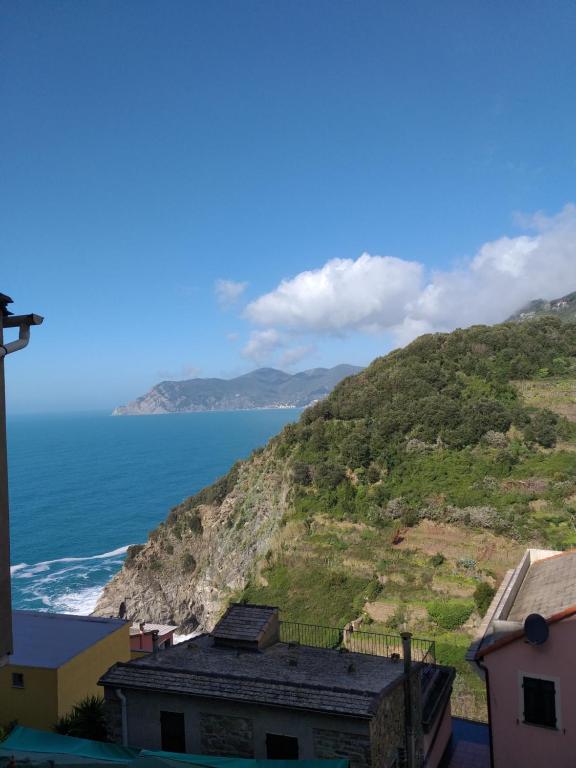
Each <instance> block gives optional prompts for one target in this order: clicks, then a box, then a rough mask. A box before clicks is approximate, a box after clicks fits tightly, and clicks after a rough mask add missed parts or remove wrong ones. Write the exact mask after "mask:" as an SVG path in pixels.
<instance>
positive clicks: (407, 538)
mask: <svg viewBox="0 0 576 768" xmlns="http://www.w3.org/2000/svg"><path fill="white" fill-rule="evenodd" d="M575 388H576V324H564V323H562V322H561V321H560V320H558V319H557V318H548V317H545V318H542V319H539V320H535V321H533V322H530V323H507V324H504V325H499V326H493V327H485V326H478V327H473V328H469V329H467V330H458V331H455V332H453V333H451V334H434V335H428V336H423V337H421V338H419V339H417V340H416V341H415V342H413V343H412V344H410V345H409V346H408V347H406V348H405V349H402V350H397V351H395V352H392V353H391V354H389V355H387V356H386V357H383V358H379V359H377V360H375V361H374V362H373V363H372V365H371V366H370V367H369V368H367V369H366V370H365V371H363V372H362V373H360V374H358V375H356V376H353V377H350V378H348V379H345V380H344V381H343V382H341V383H340V384H339V385H338V386H337V387H336V388H335V390H334V391H333V393H332V394H331V395H330V396H328V397H327V398H326V399H324V400H322V401H321V402H319V403H318V404H316V405H315V406H313V407H311V408H309V409H307V410H306V411H305V412H304V413H303V414H302V417H301V418H300V421H299V422H298V423H297V424H293V425H289V426H287V427H286V428H285V429H284V430H283V431H282V433H281V434H280V435H278V436H277V437H275V438H273V440H272V441H271V442H270V444H269V445H268V446H267V447H266V448H265V449H263V450H262V451H259V452H256V453H255V454H254V455H253V457H251V459H249V460H248V461H246V462H240V463H238V464H237V465H236V466H235V467H234V468H233V469H232V471H231V472H230V473H229V474H228V475H227V476H226V477H224V478H222V479H221V480H220V481H218V482H217V483H215V484H214V485H212V486H210V487H209V488H206V489H204V490H203V491H201V492H200V493H199V494H197V495H195V496H193V497H191V498H190V499H188V500H187V501H185V502H184V503H183V504H181V505H180V506H178V507H177V508H175V509H174V510H173V511H172V512H171V514H170V516H169V517H168V520H167V522H166V523H165V524H163V525H162V526H160V528H158V529H157V530H156V531H154V532H153V534H152V535H151V539H150V541H149V542H148V544H147V545H146V546H145V547H144V548H143V549H142V551H135V552H134V553H133V554H132V556H131V557H130V558H129V559H128V562H127V565H126V566H125V570H124V574H123V575H122V576H121V577H120V578H119V579H118V580H117V581H115V582H112V585H113V588H112V589H111V591H110V593H109V594H108V598H110V604H113V600H112V598H114V599H117V598H118V596H119V595H124V594H131V592H130V590H132V591H133V592H138V590H140V592H142V595H143V596H142V604H143V605H144V607H147V609H148V610H150V607H149V606H150V603H147V604H145V603H144V601H145V600H147V599H148V600H149V599H150V598H148V597H146V596H145V595H151V594H154V590H156V592H157V591H158V590H160V589H161V590H162V594H163V595H165V596H169V595H170V594H172V593H174V594H177V595H183V594H188V593H190V592H194V591H195V590H196V593H197V594H206V595H209V594H213V593H214V584H215V583H216V582H215V579H216V578H218V575H217V574H215V572H214V571H215V569H214V566H213V563H214V559H215V558H216V557H218V556H219V553H220V551H221V550H222V547H230V548H229V549H227V550H226V557H225V559H223V560H222V563H226V567H228V565H229V562H230V558H232V559H234V558H236V559H237V567H236V568H235V571H234V574H233V575H230V574H228V575H227V576H226V578H225V579H223V580H222V581H221V582H219V584H220V586H218V595H219V599H220V600H222V601H225V600H227V599H246V600H250V601H254V602H263V603H268V604H276V605H279V606H280V607H281V609H282V611H283V615H284V618H286V619H292V620H299V621H303V622H309V623H313V624H323V625H332V626H334V625H340V626H341V625H343V624H345V623H346V622H348V621H351V620H360V621H361V623H362V624H363V628H364V629H367V630H370V631H377V632H396V631H398V630H400V629H403V628H408V629H410V630H412V631H413V632H414V633H416V634H417V635H419V636H421V637H422V636H423V637H434V638H436V639H437V643H438V651H439V660H440V661H445V662H449V663H454V664H455V665H456V666H457V667H458V670H459V673H460V674H459V676H458V678H457V683H456V691H455V706H454V709H455V711H456V712H457V713H458V714H460V715H463V716H470V717H480V716H482V715H483V714H485V711H484V700H483V685H482V684H481V683H480V681H479V680H478V679H477V678H476V677H475V676H474V674H473V673H472V672H471V671H470V670H469V668H468V667H467V666H466V664H465V662H464V651H465V649H466V647H467V645H468V643H469V641H470V637H471V636H472V634H473V632H474V630H475V628H476V627H477V626H478V623H479V621H480V617H481V615H482V613H483V612H484V611H485V610H486V607H487V605H488V603H489V601H490V597H491V594H492V592H493V589H494V588H495V587H496V586H497V584H498V583H499V581H500V580H501V578H502V576H503V575H504V573H505V571H506V570H507V569H508V568H510V567H513V566H514V565H515V564H516V563H517V561H518V558H519V557H520V555H521V553H522V551H523V549H524V548H525V547H526V546H527V545H529V544H538V545H546V546H550V547H554V548H565V547H569V546H576V437H575V435H576V429H575V427H576V425H574V424H573V423H572V422H571V421H570V419H571V418H572V417H573V414H574V411H573V410H572V406H573V403H574V400H573V397H572V393H574V391H575ZM275 514H278V515H279V517H277V518H275V517H274V515H275ZM256 517H258V519H259V520H261V522H259V523H258V525H257V526H255V522H254V521H255V519H256ZM223 542H229V543H223ZM206 553H208V554H206ZM250 553H251V554H250ZM203 557H205V561H202V558H203ZM175 558H176V560H175ZM187 558H188V559H187ZM175 562H176V565H175ZM185 562H186V563H188V564H189V565H190V564H191V565H190V573H193V577H191V580H189V581H188V582H187V581H186V580H185V578H184V576H183V574H182V572H183V568H184V565H183V564H184V563H185ZM202 562H205V563H206V564H205V565H202V564H201V563H202ZM178 563H180V564H181V565H180V566H179V565H178ZM197 564H198V565H197ZM233 565H234V563H233ZM196 566H197V567H196ZM223 567H224V566H223ZM236 571H237V572H239V573H240V576H239V577H238V578H236V575H237V574H236ZM133 574H136V576H133ZM146 579H148V581H146ZM234 583H237V584H240V585H242V586H241V588H240V589H234V588H233V587H232V586H228V585H232V584H234ZM155 585H157V586H155ZM208 587H210V589H209V588H208ZM187 590H188V592H187ZM210 590H211V591H210ZM165 599H168V598H166V597H165ZM179 599H180V600H181V602H180V603H179V604H178V606H180V607H177V608H171V610H172V613H171V614H170V616H172V617H174V618H175V619H176V620H180V621H185V620H187V619H185V618H183V617H186V616H187V615H189V613H186V612H187V611H188V612H189V611H190V610H191V603H189V602H188V603H186V602H185V601H183V599H182V598H179ZM137 600H138V594H135V597H134V601H135V602H137ZM174 605H176V603H174ZM195 610H196V609H195Z"/></svg>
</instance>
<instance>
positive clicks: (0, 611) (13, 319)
mask: <svg viewBox="0 0 576 768" xmlns="http://www.w3.org/2000/svg"><path fill="white" fill-rule="evenodd" d="M11 303H12V299H11V298H10V297H9V296H5V295H4V294H3V293H0V667H2V666H4V665H5V664H6V663H7V662H8V658H9V656H10V654H11V653H13V651H14V648H13V639H12V588H11V583H10V507H9V498H8V449H7V441H6V391H5V380H4V358H5V357H6V356H7V355H10V354H12V352H17V351H18V350H20V349H24V347H25V346H27V344H28V341H29V340H30V326H31V325H40V324H41V323H42V321H43V319H44V318H43V317H40V315H12V314H11V313H10V312H8V310H7V309H6V306H7V304H11ZM5 328H18V339H16V341H11V342H9V343H6V344H5V343H4V329H5Z"/></svg>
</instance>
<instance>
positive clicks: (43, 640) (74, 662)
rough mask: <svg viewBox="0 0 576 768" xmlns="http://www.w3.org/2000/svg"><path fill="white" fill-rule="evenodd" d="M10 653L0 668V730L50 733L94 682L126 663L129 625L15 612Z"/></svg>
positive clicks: (97, 692)
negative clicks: (9, 725) (119, 663)
mask: <svg viewBox="0 0 576 768" xmlns="http://www.w3.org/2000/svg"><path fill="white" fill-rule="evenodd" d="M12 615H13V623H14V654H13V655H12V656H10V662H9V664H7V665H6V666H5V667H1V668H0V725H5V724H7V723H10V722H13V721H14V720H16V721H17V722H18V724H19V725H25V726H28V727H30V728H43V729H46V730H51V729H52V726H53V725H54V723H55V722H56V721H57V720H58V718H59V717H62V715H65V714H67V713H68V712H69V711H70V710H71V709H72V707H73V706H74V704H77V703H78V702H79V701H80V700H81V699H83V698H85V697H86V696H101V695H102V689H101V688H99V687H98V680H99V678H100V677H102V675H103V674H104V672H106V671H107V670H108V669H109V668H110V667H111V666H112V665H113V664H115V663H116V662H117V661H129V660H130V635H129V630H130V624H129V623H128V622H126V621H121V620H120V619H103V618H100V617H97V616H70V615H67V614H59V613H39V612H37V611H13V614H12Z"/></svg>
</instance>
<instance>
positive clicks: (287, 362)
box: [278, 344, 316, 368]
mask: <svg viewBox="0 0 576 768" xmlns="http://www.w3.org/2000/svg"><path fill="white" fill-rule="evenodd" d="M314 352H316V347H315V346H314V344H307V345H302V346H299V347H290V348H288V349H286V350H285V351H284V352H283V353H282V355H281V357H280V359H279V361H278V365H279V366H280V367H281V368H290V367H291V366H292V365H296V363H299V362H301V361H302V360H304V358H306V357H309V356H310V355H312V354H314Z"/></svg>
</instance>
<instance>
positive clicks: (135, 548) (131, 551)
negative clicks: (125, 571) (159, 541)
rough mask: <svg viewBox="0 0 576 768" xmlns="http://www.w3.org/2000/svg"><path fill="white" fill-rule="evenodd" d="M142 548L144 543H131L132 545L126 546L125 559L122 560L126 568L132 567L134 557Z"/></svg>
mask: <svg viewBox="0 0 576 768" xmlns="http://www.w3.org/2000/svg"><path fill="white" fill-rule="evenodd" d="M143 549H144V544H132V546H130V547H128V549H127V550H126V559H125V560H124V565H125V566H126V568H133V567H134V565H135V563H136V558H137V556H138V555H139V554H140V552H142V550H143Z"/></svg>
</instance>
